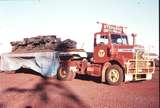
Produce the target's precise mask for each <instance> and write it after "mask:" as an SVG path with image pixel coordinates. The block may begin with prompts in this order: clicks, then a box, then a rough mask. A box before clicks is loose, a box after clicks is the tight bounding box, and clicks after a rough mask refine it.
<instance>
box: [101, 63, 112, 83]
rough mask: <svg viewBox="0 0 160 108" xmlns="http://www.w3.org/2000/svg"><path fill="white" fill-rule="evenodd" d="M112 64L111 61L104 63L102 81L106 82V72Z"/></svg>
mask: <svg viewBox="0 0 160 108" xmlns="http://www.w3.org/2000/svg"><path fill="white" fill-rule="evenodd" d="M109 66H111V64H110V63H109V62H107V63H105V64H104V65H103V68H102V73H101V82H105V81H106V78H105V74H106V70H107V68H108V67H109Z"/></svg>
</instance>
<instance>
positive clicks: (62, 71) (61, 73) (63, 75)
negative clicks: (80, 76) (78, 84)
mask: <svg viewBox="0 0 160 108" xmlns="http://www.w3.org/2000/svg"><path fill="white" fill-rule="evenodd" d="M75 76H76V73H75V72H70V71H68V69H67V67H65V66H60V67H59V69H58V72H57V79H59V80H73V79H74V78H75Z"/></svg>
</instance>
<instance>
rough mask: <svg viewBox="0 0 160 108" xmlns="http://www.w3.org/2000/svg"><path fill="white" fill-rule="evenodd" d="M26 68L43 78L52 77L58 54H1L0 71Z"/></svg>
mask: <svg viewBox="0 0 160 108" xmlns="http://www.w3.org/2000/svg"><path fill="white" fill-rule="evenodd" d="M21 67H26V68H29V69H32V70H34V71H36V72H38V73H40V74H41V75H44V76H48V77H51V76H54V75H56V73H57V69H58V67H59V58H58V52H38V53H21V54H13V53H12V54H2V55H1V63H0V70H1V71H12V70H17V69H20V68H21Z"/></svg>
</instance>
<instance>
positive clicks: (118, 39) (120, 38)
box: [111, 34, 128, 44]
mask: <svg viewBox="0 0 160 108" xmlns="http://www.w3.org/2000/svg"><path fill="white" fill-rule="evenodd" d="M111 39H112V43H114V44H128V39H127V36H126V35H117V34H112V35H111Z"/></svg>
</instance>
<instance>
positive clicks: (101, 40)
mask: <svg viewBox="0 0 160 108" xmlns="http://www.w3.org/2000/svg"><path fill="white" fill-rule="evenodd" d="M96 44H108V36H103V35H97V37H96Z"/></svg>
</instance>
